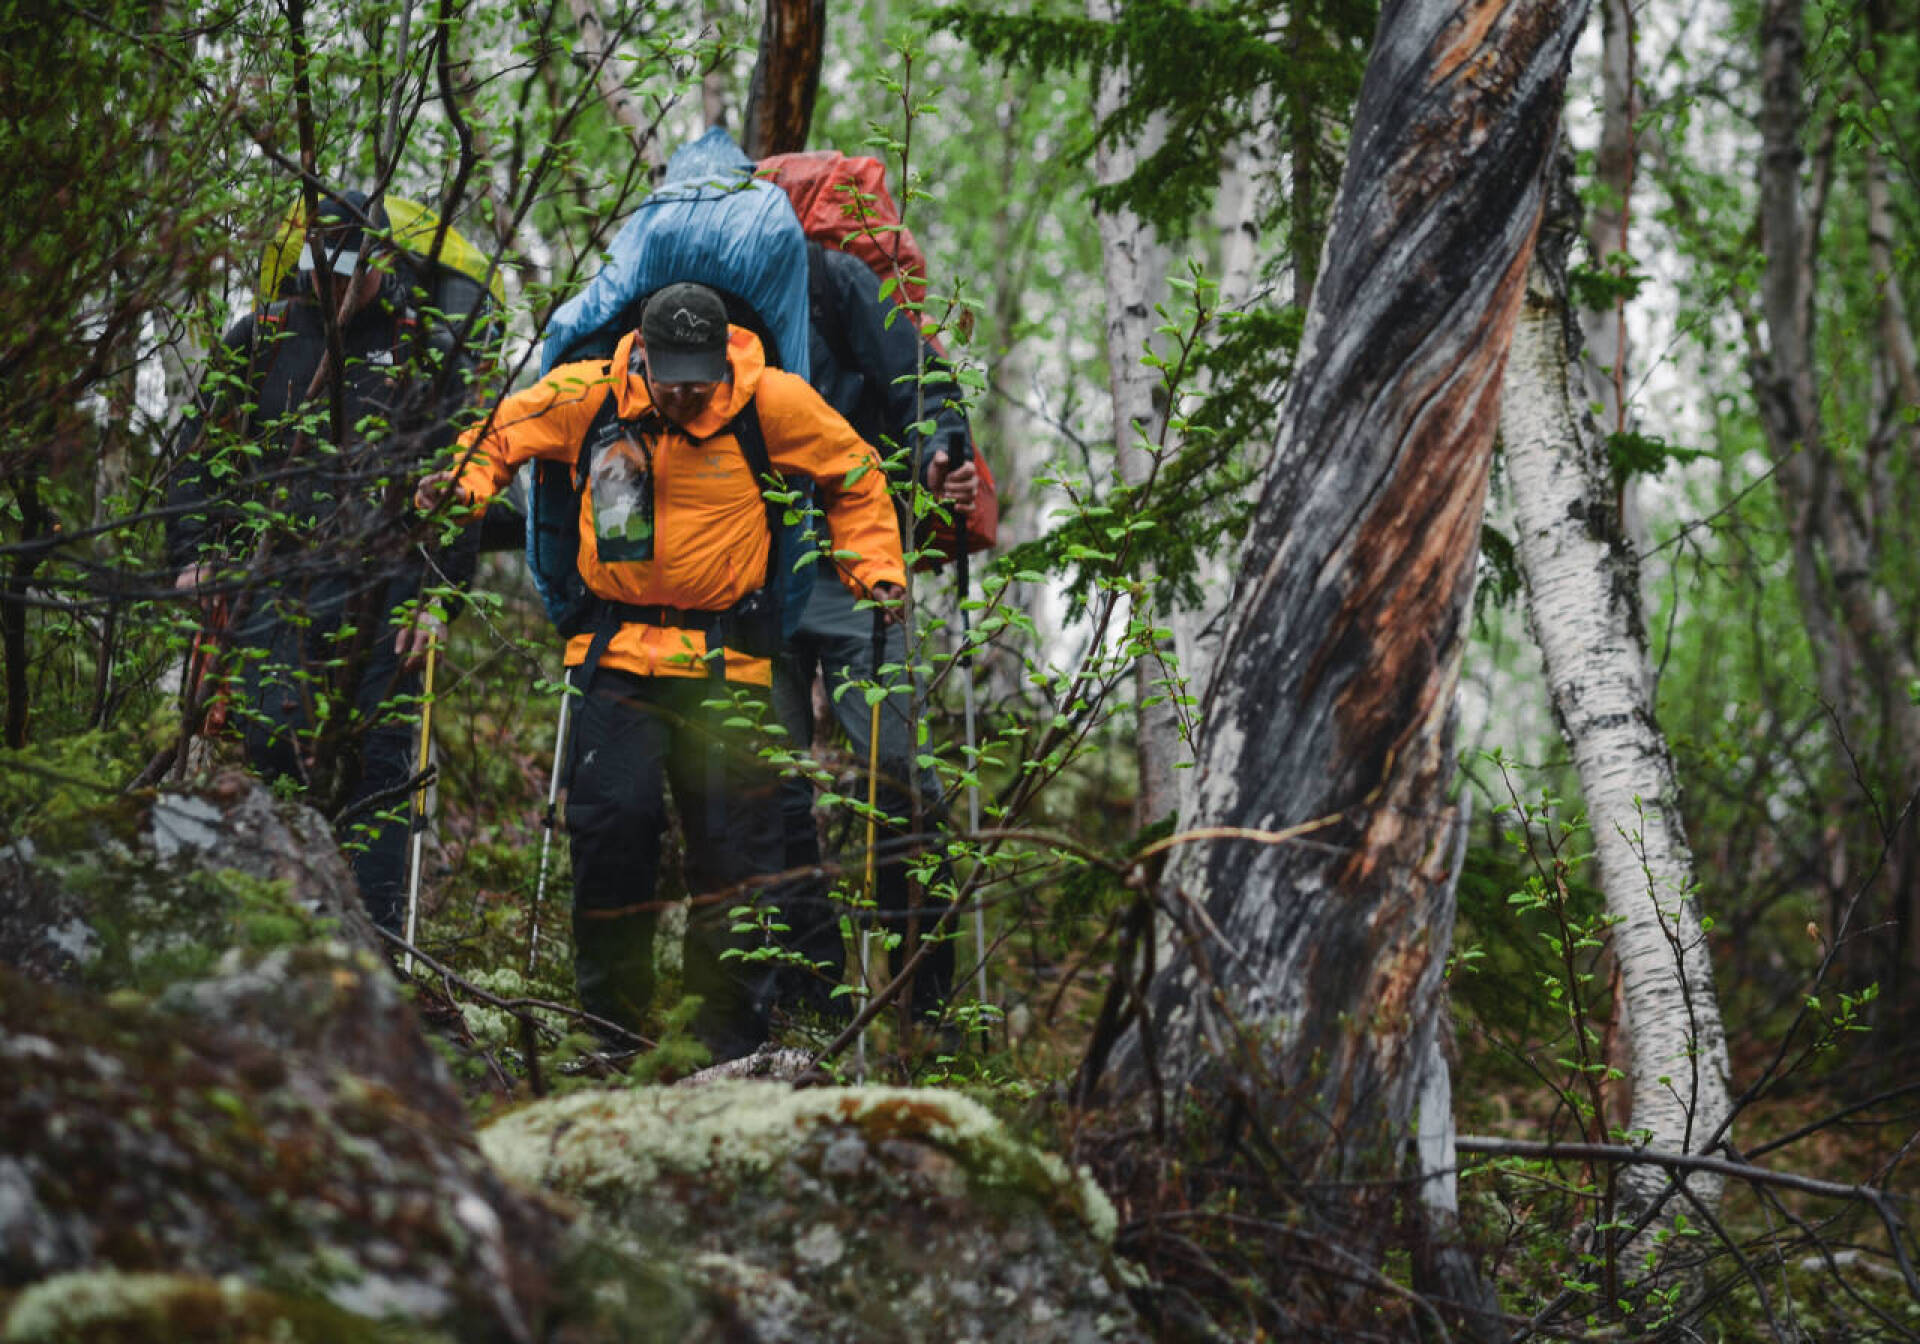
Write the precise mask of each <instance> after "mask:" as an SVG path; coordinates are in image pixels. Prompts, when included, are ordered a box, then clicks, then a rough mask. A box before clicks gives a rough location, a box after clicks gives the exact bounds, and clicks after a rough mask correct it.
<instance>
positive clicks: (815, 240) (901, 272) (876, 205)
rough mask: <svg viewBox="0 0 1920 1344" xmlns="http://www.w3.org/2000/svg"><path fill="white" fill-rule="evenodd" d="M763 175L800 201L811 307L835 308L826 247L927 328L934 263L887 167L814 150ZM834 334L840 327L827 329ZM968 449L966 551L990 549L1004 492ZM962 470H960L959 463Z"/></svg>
mask: <svg viewBox="0 0 1920 1344" xmlns="http://www.w3.org/2000/svg"><path fill="white" fill-rule="evenodd" d="M757 171H758V173H759V176H760V177H761V178H763V179H765V180H767V181H769V182H772V183H774V184H775V185H776V186H778V187H779V188H780V189H781V190H782V191H783V192H785V193H786V195H787V199H788V200H790V201H791V202H792V203H793V210H794V213H795V214H796V215H797V216H799V219H800V227H801V229H802V230H803V231H804V232H805V234H806V237H807V239H808V244H809V248H810V252H811V255H810V258H809V265H808V293H809V299H810V303H811V306H812V308H813V309H814V310H815V311H825V310H826V309H827V308H828V306H829V305H830V304H831V303H832V302H833V299H832V297H831V293H832V291H831V287H830V285H829V284H828V282H827V277H826V269H825V266H824V264H823V263H822V260H821V258H820V256H819V249H821V248H827V247H831V248H834V249H836V250H838V251H842V252H847V253H850V254H851V255H853V256H855V257H858V258H859V259H860V260H861V261H862V262H864V263H865V264H866V267H867V269H868V270H870V271H872V272H873V273H874V274H875V275H878V276H879V277H880V278H881V280H882V281H889V280H891V281H895V282H896V283H895V286H894V289H893V291H892V294H893V296H894V299H895V301H896V302H897V303H900V304H902V305H903V306H904V309H905V311H906V313H907V314H908V316H909V317H911V318H912V319H913V323H914V325H915V326H916V327H917V326H920V325H922V322H923V316H924V315H923V313H922V311H921V307H920V305H921V304H922V302H923V301H924V300H925V298H926V293H927V279H926V276H927V258H926V254H925V253H924V252H922V251H921V250H920V245H919V244H918V243H916V242H915V241H914V238H913V233H912V231H911V230H909V229H908V228H907V227H906V225H904V224H902V223H901V222H900V211H899V208H898V207H897V206H895V205H894V203H893V197H892V196H891V195H890V194H889V193H888V191H887V172H886V166H885V165H884V164H882V163H881V162H880V160H878V159H876V158H873V157H871V156H868V155H859V156H849V155H845V154H841V153H839V152H838V151H836V150H830V149H829V150H808V151H803V152H798V153H791V154H773V155H769V156H768V157H767V158H764V159H762V160H760V165H759V168H758V170H757ZM821 326H822V329H823V332H824V333H827V334H828V340H829V342H830V343H831V342H832V339H833V338H832V335H831V333H833V332H835V331H836V330H838V324H837V323H832V322H827V323H822V324H821ZM926 340H927V344H928V346H929V347H930V348H931V349H932V350H933V352H934V353H935V354H936V355H945V353H946V350H945V348H944V347H943V346H942V345H941V343H940V338H939V336H938V335H934V336H930V337H927V338H926ZM834 353H835V356H836V358H839V359H840V360H841V361H842V363H843V364H844V365H845V366H846V367H849V368H853V367H857V364H856V362H855V361H854V360H853V359H852V356H851V352H850V351H848V350H846V349H844V348H841V347H840V346H839V345H838V344H836V345H835V350H834ZM966 445H967V449H968V451H969V452H970V453H971V455H972V458H973V461H974V464H975V466H976V467H977V468H978V470H979V474H980V495H979V501H978V503H977V504H976V505H975V507H974V510H973V512H972V513H969V514H967V515H965V516H964V531H965V543H966V549H967V550H968V551H969V552H972V551H984V550H987V549H989V548H990V547H992V546H993V544H994V542H995V541H996V540H997V539H998V535H999V529H1000V503H999V490H998V487H997V486H996V485H995V484H994V479H993V472H992V470H991V469H990V468H989V467H988V466H987V461H986V459H985V458H984V457H982V456H981V455H980V452H979V449H978V448H977V446H976V445H975V444H974V442H973V436H972V434H971V432H969V434H968V435H967V439H966ZM956 465H958V464H956Z"/></svg>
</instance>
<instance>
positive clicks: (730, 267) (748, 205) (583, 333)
mask: <svg viewBox="0 0 1920 1344" xmlns="http://www.w3.org/2000/svg"><path fill="white" fill-rule="evenodd" d="M752 173H753V160H751V159H749V158H748V157H747V156H746V155H745V154H744V153H742V152H741V150H740V147H739V146H738V145H736V144H735V143H734V142H733V138H732V137H731V136H729V135H728V134H727V133H726V131H725V130H724V129H722V128H721V127H718V126H716V127H713V128H712V129H711V130H709V131H708V132H707V133H706V134H705V135H703V136H701V137H700V138H699V139H698V140H695V141H693V142H692V143H690V144H687V145H683V146H682V147H681V148H680V149H679V150H678V151H677V152H676V153H675V154H674V156H673V158H672V159H671V160H670V161H669V162H668V164H667V175H666V181H665V182H664V184H663V185H662V186H661V187H660V188H659V189H658V190H657V191H655V192H654V193H653V194H652V195H651V196H649V197H647V199H646V200H644V201H642V202H641V203H640V207H639V209H637V210H635V211H634V213H633V215H632V216H631V217H629V218H628V220H627V222H626V224H625V225H624V226H622V228H621V230H620V232H619V233H618V234H617V235H615V237H614V240H613V244H612V246H611V247H610V248H609V249H608V252H607V261H606V264H605V265H604V266H602V267H601V268H600V273H599V274H598V275H596V276H594V277H593V279H592V280H591V281H589V282H588V283H587V287H586V288H585V289H583V290H581V291H580V292H579V293H578V294H575V295H574V296H573V297H572V298H570V299H568V300H567V301H566V302H565V303H563V304H561V305H560V307H559V309H558V310H557V311H556V312H555V313H554V315H553V317H552V319H551V320H550V321H549V322H548V324H547V334H546V340H545V342H544V343H543V345H542V346H541V352H540V372H541V374H542V375H545V374H547V373H549V372H551V371H552V369H553V368H554V367H555V366H556V365H559V364H564V363H568V362H571V361H574V360H582V359H603V360H604V359H608V358H610V357H611V356H612V354H613V348H614V346H615V345H616V344H617V343H618V342H619V340H620V338H621V337H622V336H624V335H625V334H626V333H627V332H628V331H629V330H631V329H632V328H633V327H634V326H635V325H637V323H638V316H639V301H640V300H642V299H644V298H646V296H648V295H649V294H652V293H653V292H654V291H655V290H658V289H660V288H662V287H663V286H666V285H670V284H674V283H676V282H678V281H683V280H693V281H697V282H699V283H700V284H703V285H707V286H709V287H711V288H713V289H715V290H717V291H719V293H720V296H721V298H722V299H723V300H725V301H726V304H727V311H728V316H729V317H730V318H731V320H732V321H734V322H735V323H737V324H738V325H740V326H744V327H748V328H750V329H752V330H753V331H755V332H756V333H757V334H759V336H760V338H761V342H762V344H763V346H764V348H765V352H766V356H767V362H768V363H769V364H771V365H773V366H775V367H777V368H782V369H786V370H787V371H788V372H790V373H794V374H797V375H799V376H800V377H802V378H805V377H807V376H808V366H807V346H808V322H809V313H808V296H807V239H806V234H805V233H804V232H802V230H801V228H800V220H799V218H798V216H796V215H795V214H794V213H793V204H792V202H791V201H789V200H788V198H787V194H786V193H785V192H784V191H782V190H781V189H780V188H779V187H777V186H775V185H774V184H773V183H771V182H763V181H760V180H758V179H756V178H754V177H753V176H752ZM789 485H790V486H791V487H792V488H796V489H799V490H800V491H801V493H802V495H803V496H804V503H805V504H806V505H808V506H810V505H811V502H812V482H811V481H790V482H789ZM789 512H790V513H797V514H798V515H799V517H798V520H797V521H795V522H792V523H789V524H787V525H786V527H785V528H784V529H783V533H782V535H778V536H775V537H774V538H773V543H774V545H773V551H772V553H771V557H770V572H769V574H768V583H769V585H770V586H776V587H777V588H778V589H779V598H780V611H781V628H782V634H783V635H788V636H790V635H792V633H793V632H794V630H795V629H796V628H798V626H799V624H800V619H801V617H802V615H804V614H805V612H806V607H807V598H808V595H809V594H810V593H811V592H812V591H813V579H814V572H815V566H814V564H813V563H811V558H812V557H813V555H814V552H815V546H814V543H813V541H812V540H811V538H809V537H808V536H807V535H806V534H807V533H808V532H809V531H810V530H811V524H812V521H813V520H812V516H811V513H810V512H809V510H808V509H807V508H801V509H798V510H790V511H789ZM579 556H580V496H579V492H578V491H576V490H575V488H574V484H573V479H572V472H571V471H570V469H569V468H568V466H567V464H565V463H561V462H547V461H540V462H536V463H534V471H533V481H532V485H531V488H530V489H529V490H528V491H527V567H528V568H529V569H530V570H531V571H532V573H533V583H534V587H535V588H537V589H538V590H539V592H540V598H541V600H542V601H543V602H544V603H545V604H546V608H547V616H548V618H549V619H550V620H552V621H553V623H554V625H555V627H556V628H557V629H558V630H559V632H560V633H561V634H562V635H568V636H571V635H575V634H578V633H580V632H581V631H582V630H584V629H586V628H588V626H589V625H590V624H591V620H592V616H593V595H592V593H590V592H589V591H588V590H587V587H586V584H585V582H584V581H583V580H582V579H581V577H580V568H579ZM797 557H807V560H808V562H807V563H800V564H798V566H797V567H796V558H797Z"/></svg>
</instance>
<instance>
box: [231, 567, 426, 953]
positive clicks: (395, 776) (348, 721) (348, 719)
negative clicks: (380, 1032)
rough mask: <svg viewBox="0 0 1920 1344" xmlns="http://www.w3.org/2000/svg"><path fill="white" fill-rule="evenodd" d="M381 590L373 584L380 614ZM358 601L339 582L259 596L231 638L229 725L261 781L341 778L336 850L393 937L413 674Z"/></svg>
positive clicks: (406, 825)
mask: <svg viewBox="0 0 1920 1344" xmlns="http://www.w3.org/2000/svg"><path fill="white" fill-rule="evenodd" d="M387 586H388V585H387V584H386V583H385V581H383V580H381V581H376V582H375V583H374V588H375V589H376V590H377V591H380V592H381V593H382V594H383V602H382V604H381V605H380V606H379V610H382V611H384V610H386V606H385V603H384V597H385V596H387V594H386V589H387ZM361 595H362V589H360V588H356V587H352V586H349V585H347V584H345V583H339V582H332V583H327V584H324V585H315V586H310V587H308V588H307V589H305V590H297V589H294V588H291V587H288V588H275V589H266V590H263V591H262V592H261V593H260V594H259V596H258V598H257V599H256V601H255V602H254V603H253V604H252V607H251V610H250V611H249V613H248V614H247V615H246V616H245V617H244V618H243V619H242V620H241V622H240V625H239V628H238V629H237V630H236V631H235V632H234V637H233V652H234V655H235V657H236V658H237V659H238V660H239V663H240V669H239V674H238V678H237V680H238V688H239V696H238V702H237V704H236V706H235V708H236V710H237V711H238V713H237V714H236V718H237V720H238V725H237V726H238V728H239V730H240V735H241V740H242V742H243V743H244V745H245V747H246V753H247V763H248V764H249V765H250V766H252V767H253V769H254V771H255V772H256V773H258V774H259V775H260V777H261V778H262V779H264V780H266V782H267V783H269V784H272V783H275V782H276V781H287V782H289V783H291V784H293V785H294V786H296V788H297V789H298V790H299V791H301V792H306V791H307V790H308V789H309V787H310V785H311V784H312V782H313V779H314V776H315V772H316V766H319V765H323V764H324V765H325V766H327V767H328V768H329V769H330V770H331V772H332V773H333V776H334V777H335V778H336V779H338V780H344V781H345V788H344V790H343V792H344V800H343V802H344V809H343V811H342V814H341V815H342V816H343V817H345V818H350V820H349V821H348V822H347V825H346V826H345V828H344V829H343V830H342V832H341V841H342V845H343V848H345V850H346V851H347V857H348V860H349V861H350V862H351V864H352V866H353V876H354V879H355V881H356V882H357V883H358V884H359V887H360V899H361V901H362V902H363V903H364V904H365V906H366V910H367V914H368V916H369V917H370V918H371V919H372V920H373V922H374V923H375V924H378V925H379V926H380V927H381V928H383V929H385V930H387V931H388V932H389V933H402V932H404V931H405V926H406V902H407V838H408V836H409V834H410V833H411V829H412V827H411V809H412V806H413V800H412V797H411V796H410V795H409V794H407V793H406V791H405V789H406V784H407V781H408V780H409V779H411V778H412V777H413V771H414V765H415V763H416V742H417V740H418V739H417V736H416V734H417V732H418V730H419V696H420V674H419V673H418V672H415V671H409V670H407V669H405V668H402V667H401V665H400V659H399V656H398V655H397V654H396V653H395V652H394V649H393V642H394V635H395V632H396V628H397V627H396V626H395V625H394V624H393V622H392V621H391V620H390V619H385V620H383V619H379V618H377V617H376V618H375V619H373V620H368V621H364V622H360V621H357V620H356V618H355V617H354V615H353V611H354V609H355V607H357V606H363V605H366V604H365V603H363V602H361V601H360V598H361ZM348 682H351V684H347V683H348ZM321 753H324V754H325V755H326V757H327V759H326V760H325V761H324V762H322V761H320V760H319V759H318V757H319V755H320V754H321ZM315 801H316V802H319V803H320V804H321V805H323V806H325V805H326V804H327V802H328V800H325V799H316V800H315Z"/></svg>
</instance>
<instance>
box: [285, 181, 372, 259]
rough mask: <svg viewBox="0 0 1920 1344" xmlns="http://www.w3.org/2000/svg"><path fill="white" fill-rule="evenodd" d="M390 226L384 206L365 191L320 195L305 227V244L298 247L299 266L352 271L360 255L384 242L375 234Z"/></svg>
mask: <svg viewBox="0 0 1920 1344" xmlns="http://www.w3.org/2000/svg"><path fill="white" fill-rule="evenodd" d="M389 227H390V226H389V223H388V220H387V208H386V207H385V206H384V205H382V204H380V202H378V201H375V200H370V199H368V197H367V194H366V193H365V192H364V191H346V192H342V193H341V194H340V195H339V196H337V197H335V196H326V197H323V198H321V201H320V208H319V209H318V210H316V211H315V212H314V216H313V223H312V225H311V226H310V227H309V228H308V229H307V245H306V246H305V247H303V248H301V249H300V269H301V270H303V271H315V270H320V269H321V268H323V267H324V268H325V269H327V270H330V271H332V272H333V273H334V274H335V275H352V274H353V272H354V268H355V267H356V266H358V265H359V264H360V258H361V257H362V256H364V255H365V254H366V253H368V252H369V251H375V250H378V249H379V248H380V247H382V246H384V245H385V244H384V239H383V238H381V237H379V236H376V235H380V234H384V233H386V231H387V229H388V228H389Z"/></svg>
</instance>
